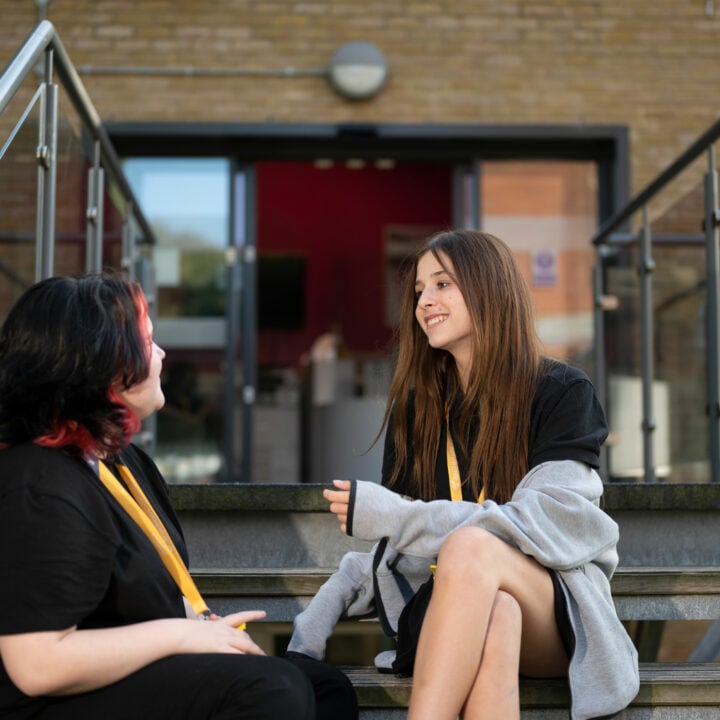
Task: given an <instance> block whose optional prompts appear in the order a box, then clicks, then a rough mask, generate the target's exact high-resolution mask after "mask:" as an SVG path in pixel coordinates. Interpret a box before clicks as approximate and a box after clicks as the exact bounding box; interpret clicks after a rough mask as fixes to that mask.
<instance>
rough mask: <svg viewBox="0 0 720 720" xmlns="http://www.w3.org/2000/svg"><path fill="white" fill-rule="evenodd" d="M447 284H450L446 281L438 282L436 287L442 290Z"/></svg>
mask: <svg viewBox="0 0 720 720" xmlns="http://www.w3.org/2000/svg"><path fill="white" fill-rule="evenodd" d="M449 284H450V283H449V282H447V280H440V282H438V287H439V288H444V287H447V286H448V285H449Z"/></svg>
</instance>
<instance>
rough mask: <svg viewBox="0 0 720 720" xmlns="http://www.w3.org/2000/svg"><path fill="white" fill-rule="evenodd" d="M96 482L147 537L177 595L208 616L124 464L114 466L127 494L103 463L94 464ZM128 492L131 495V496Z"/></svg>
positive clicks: (152, 509) (187, 574) (168, 540)
mask: <svg viewBox="0 0 720 720" xmlns="http://www.w3.org/2000/svg"><path fill="white" fill-rule="evenodd" d="M98 466H99V475H100V480H101V481H102V483H103V485H105V487H106V488H107V489H108V490H109V491H110V492H111V493H112V495H113V497H114V498H115V499H116V500H117V501H118V502H119V503H120V505H121V506H122V507H123V509H124V510H125V512H126V513H127V514H128V515H129V516H130V517H131V518H132V519H133V520H134V521H135V522H136V523H137V525H138V526H139V527H140V529H141V530H142V531H143V532H144V533H145V535H147V537H148V540H150V542H151V543H152V544H153V547H154V548H155V550H157V554H158V555H159V556H160V559H161V560H162V561H163V564H164V565H165V567H166V568H167V571H168V572H169V573H170V575H171V576H172V578H173V580H175V582H176V583H177V586H178V587H179V588H180V592H182V594H183V595H184V596H185V597H186V598H187V600H188V602H189V603H190V605H192V609H193V610H194V611H195V613H196V614H197V615H199V616H202V615H207V614H209V612H210V611H209V610H208V606H207V605H206V604H205V601H204V600H203V598H202V595H200V591H199V590H198V589H197V587H196V585H195V582H194V581H193V579H192V577H190V573H189V572H188V569H187V567H186V566H185V563H184V562H183V559H182V558H181V557H180V553H179V552H178V550H177V548H176V547H175V543H173V541H172V539H171V537H170V535H168V531H167V529H166V528H165V525H163V522H162V520H160V518H159V517H158V514H157V513H156V512H155V508H154V507H153V506H152V505H151V504H150V501H149V500H148V499H147V497H146V496H145V493H144V492H143V491H142V488H141V487H140V485H138V482H137V480H136V479H135V478H134V477H133V474H132V473H131V472H130V469H129V468H128V467H127V466H126V465H116V466H115V467H116V468H117V469H118V471H119V472H120V475H121V476H122V479H123V480H124V481H125V483H126V484H127V486H128V488H129V489H130V492H128V491H127V490H126V489H125V488H124V487H123V486H122V484H121V483H120V482H119V481H118V479H117V478H116V477H115V476H114V475H113V474H112V473H111V472H110V470H109V469H108V468H107V466H106V465H105V463H104V462H103V461H102V460H100V461H99V462H98ZM130 493H132V496H131V494H130Z"/></svg>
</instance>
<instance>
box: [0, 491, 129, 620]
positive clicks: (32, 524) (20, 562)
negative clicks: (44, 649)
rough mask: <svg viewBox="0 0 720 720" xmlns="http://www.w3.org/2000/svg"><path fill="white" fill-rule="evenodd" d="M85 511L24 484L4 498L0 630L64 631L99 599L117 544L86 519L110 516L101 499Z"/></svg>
mask: <svg viewBox="0 0 720 720" xmlns="http://www.w3.org/2000/svg"><path fill="white" fill-rule="evenodd" d="M86 510H87V512H84V511H82V512H81V511H80V510H79V508H78V507H75V506H73V505H72V504H71V503H69V502H68V500H67V499H65V498H62V497H58V496H54V495H52V494H45V493H36V492H32V491H30V490H28V489H22V488H19V489H17V490H15V491H14V492H12V493H10V494H7V495H5V496H4V497H3V502H2V504H1V505H0V547H1V548H3V549H4V552H3V553H2V555H1V556H0V578H2V590H1V591H0V634H13V633H22V632H40V631H50V630H63V629H65V628H69V627H71V626H73V625H78V624H79V623H80V622H81V621H82V620H83V619H84V618H85V617H87V616H88V615H89V614H90V613H91V612H92V611H93V610H94V608H95V607H96V606H97V605H98V604H99V603H100V601H101V600H102V598H103V596H104V595H105V593H106V591H107V587H108V584H109V583H110V581H111V577H112V570H113V564H114V559H115V555H116V546H115V544H114V542H113V540H112V537H111V535H110V534H105V533H103V532H101V531H99V530H98V527H97V526H96V525H95V524H93V523H91V522H90V521H89V520H88V518H94V519H97V518H98V516H102V514H106V510H105V509H104V508H103V507H102V506H101V503H98V507H96V508H86ZM8 548H12V549H13V551H11V552H7V549H8Z"/></svg>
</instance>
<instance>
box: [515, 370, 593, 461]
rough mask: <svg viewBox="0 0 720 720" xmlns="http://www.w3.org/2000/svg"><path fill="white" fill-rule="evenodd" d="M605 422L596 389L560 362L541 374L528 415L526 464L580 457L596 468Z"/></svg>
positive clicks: (578, 371)
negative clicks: (545, 374) (528, 432)
mask: <svg viewBox="0 0 720 720" xmlns="http://www.w3.org/2000/svg"><path fill="white" fill-rule="evenodd" d="M606 438H607V422H606V420H605V413H604V412H603V409H602V407H601V406H600V402H599V401H598V399H597V396H596V394H595V389H594V388H593V385H592V383H591V382H590V380H589V379H588V377H587V376H586V375H585V374H584V373H583V372H582V371H580V370H577V369H576V368H571V367H569V366H564V365H559V366H557V367H556V369H554V370H553V372H552V373H550V374H548V375H547V376H546V377H544V378H543V379H542V381H541V383H540V385H539V388H538V392H537V393H536V395H535V399H534V401H533V407H532V415H531V419H530V442H529V449H528V455H529V457H528V464H529V467H530V468H533V467H535V466H536V465H539V464H540V463H543V462H547V461H549V460H579V461H581V462H584V463H587V464H588V465H589V466H590V467H592V468H595V469H597V468H598V467H599V466H600V446H601V445H602V444H603V442H605V439H606Z"/></svg>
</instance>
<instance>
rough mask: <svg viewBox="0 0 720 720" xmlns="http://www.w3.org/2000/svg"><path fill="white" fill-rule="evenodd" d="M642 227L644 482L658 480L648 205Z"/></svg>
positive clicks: (641, 301) (651, 265) (641, 320)
mask: <svg viewBox="0 0 720 720" xmlns="http://www.w3.org/2000/svg"><path fill="white" fill-rule="evenodd" d="M642 213H643V228H642V233H641V234H640V263H639V267H638V269H639V273H640V355H641V373H642V409H643V420H642V433H643V461H644V466H645V482H654V481H655V460H654V457H653V438H654V432H655V417H654V415H653V381H654V379H655V363H654V352H655V348H654V342H653V335H654V332H653V285H652V274H653V271H654V270H655V261H654V260H653V258H652V232H651V230H650V217H649V213H648V206H647V205H644V206H643V209H642Z"/></svg>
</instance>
